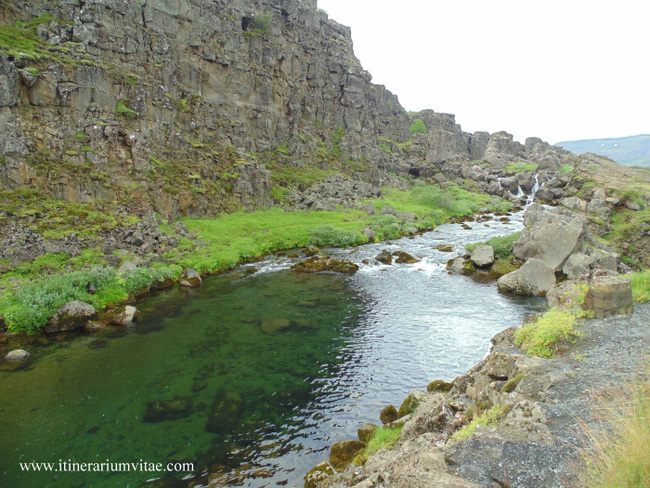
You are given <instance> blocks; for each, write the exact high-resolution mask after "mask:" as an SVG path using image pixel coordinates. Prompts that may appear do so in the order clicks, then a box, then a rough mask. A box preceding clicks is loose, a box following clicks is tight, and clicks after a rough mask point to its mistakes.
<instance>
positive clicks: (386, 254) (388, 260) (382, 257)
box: [375, 249, 393, 264]
mask: <svg viewBox="0 0 650 488" xmlns="http://www.w3.org/2000/svg"><path fill="white" fill-rule="evenodd" d="M375 259H376V260H377V261H379V262H380V263H382V264H393V255H392V254H391V253H390V251H389V250H388V249H384V250H383V251H382V252H380V253H379V254H377V255H376V256H375Z"/></svg>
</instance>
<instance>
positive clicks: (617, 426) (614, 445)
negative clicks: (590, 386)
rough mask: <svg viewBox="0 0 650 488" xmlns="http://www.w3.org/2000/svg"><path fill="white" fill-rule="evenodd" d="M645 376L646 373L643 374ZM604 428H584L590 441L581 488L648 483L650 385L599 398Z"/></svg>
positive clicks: (631, 487) (638, 486)
mask: <svg viewBox="0 0 650 488" xmlns="http://www.w3.org/2000/svg"><path fill="white" fill-rule="evenodd" d="M646 374H647V373H646ZM600 403H601V405H600V406H599V407H597V408H599V410H600V413H601V418H602V419H603V423H604V425H603V427H604V428H602V429H599V430H594V429H592V428H589V427H588V426H586V425H585V433H584V435H585V437H586V438H587V439H588V440H589V441H590V442H589V444H591V449H590V450H589V451H587V453H586V455H585V458H586V461H587V469H586V472H585V473H583V474H582V480H581V481H582V482H583V483H582V486H589V487H591V488H641V487H646V486H648V480H649V479H650V382H649V381H647V380H646V381H644V382H642V383H641V384H639V385H634V386H633V385H630V386H628V387H626V388H625V389H624V391H621V392H617V394H616V395H615V396H614V395H612V396H611V397H610V398H601V399H600Z"/></svg>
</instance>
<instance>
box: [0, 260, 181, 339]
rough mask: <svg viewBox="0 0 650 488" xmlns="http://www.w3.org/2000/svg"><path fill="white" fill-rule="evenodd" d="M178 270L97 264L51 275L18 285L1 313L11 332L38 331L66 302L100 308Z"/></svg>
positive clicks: (162, 279) (5, 301)
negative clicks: (91, 287) (119, 269)
mask: <svg viewBox="0 0 650 488" xmlns="http://www.w3.org/2000/svg"><path fill="white" fill-rule="evenodd" d="M180 270H181V268H180V267H178V266H171V267H170V266H161V267H160V268H137V269H135V270H133V271H130V272H126V273H118V272H117V270H116V269H115V268H112V267H106V268H101V267H96V268H94V269H92V270H89V271H88V270H82V271H75V272H73V273H68V274H64V275H56V276H51V277H48V278H45V279H43V280H41V281H38V282H35V283H28V284H24V285H23V286H21V287H20V289H19V290H18V291H17V292H16V294H15V295H13V296H11V297H9V298H7V299H6V300H3V301H2V302H0V314H1V315H3V316H4V319H5V323H6V324H7V326H8V328H9V330H10V331H11V332H26V333H29V334H32V333H37V332H39V331H40V330H41V329H42V328H43V327H45V325H47V322H48V320H49V319H50V318H51V317H52V315H54V313H55V312H56V311H57V310H58V309H59V307H61V305H63V304H64V303H66V302H70V301H73V300H79V301H82V302H85V303H89V304H91V305H92V306H94V307H95V308H98V309H99V308H103V307H105V306H106V305H108V304H109V303H117V302H123V301H125V300H126V299H127V298H128V297H129V295H130V294H132V293H134V292H136V291H138V290H141V289H145V288H148V287H150V286H152V285H154V284H156V283H160V282H162V281H164V280H166V279H168V278H177V277H178V275H179V274H180ZM90 283H92V284H93V285H95V288H96V292H95V293H94V294H91V293H89V291H88V285H89V284H90Z"/></svg>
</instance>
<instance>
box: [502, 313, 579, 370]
mask: <svg viewBox="0 0 650 488" xmlns="http://www.w3.org/2000/svg"><path fill="white" fill-rule="evenodd" d="M580 315H583V314H582V313H580V312H576V311H573V310H569V309H565V308H557V307H553V308H552V309H551V310H549V311H548V312H546V313H545V314H544V315H542V316H541V317H537V318H535V319H533V320H531V321H530V322H527V323H525V324H524V325H522V326H521V328H519V329H518V330H517V332H516V333H515V345H516V346H517V347H521V348H522V349H523V350H524V351H526V352H527V353H528V354H529V355H531V356H539V357H541V358H552V357H554V356H555V352H556V351H557V348H558V345H559V344H561V343H564V342H575V340H576V339H577V338H579V337H582V333H581V332H578V331H576V330H575V329H574V326H575V324H576V321H577V318H578V316H580Z"/></svg>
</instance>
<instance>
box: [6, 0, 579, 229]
mask: <svg viewBox="0 0 650 488" xmlns="http://www.w3.org/2000/svg"><path fill="white" fill-rule="evenodd" d="M0 24H1V25H0V27H1V28H2V31H3V37H2V41H1V42H0V87H1V88H2V89H1V90H0V92H1V95H0V134H1V136H2V137H1V138H0V139H1V141H2V142H0V154H1V155H2V166H1V167H0V185H1V186H2V187H3V188H4V189H16V188H25V187H28V188H35V189H37V190H38V191H43V192H46V193H47V194H51V195H52V196H53V197H56V198H59V199H62V200H65V201H69V202H97V201H99V202H110V201H116V200H117V201H120V202H122V203H123V204H124V207H125V208H126V210H127V211H128V212H130V213H136V214H138V213H139V214H143V209H154V210H155V211H157V212H159V213H161V214H162V215H163V216H165V217H168V218H172V217H178V216H180V215H190V216H196V215H210V214H215V213H218V212H220V211H224V210H230V209H234V208H241V207H248V208H253V207H260V206H268V205H271V204H273V203H278V202H281V201H283V200H284V199H285V195H286V194H287V192H290V191H298V192H301V191H302V190H304V189H305V188H306V187H308V186H309V185H310V184H312V183H314V182H316V181H320V180H323V179H324V178H325V177H326V176H327V175H329V174H331V173H342V174H345V175H348V176H353V175H354V176H356V177H357V178H356V179H362V180H364V181H367V182H371V183H373V184H375V185H396V184H398V183H399V182H398V181H397V180H396V179H395V175H404V176H405V175H408V174H409V173H410V174H411V175H412V176H418V175H420V174H423V175H432V174H433V173H435V172H436V171H437V170H439V169H441V167H442V166H443V165H444V164H445V163H447V162H448V161H465V162H469V161H472V160H478V159H482V158H485V160H486V161H488V162H489V163H490V164H493V165H496V166H497V167H499V166H500V168H501V169H503V166H504V165H505V163H506V162H509V161H514V160H517V161H519V160H526V159H527V158H530V157H535V158H537V159H539V160H541V159H543V158H544V157H550V158H551V159H554V160H558V161H559V159H561V158H562V156H563V155H566V154H567V153H566V152H565V151H563V150H561V149H559V148H553V147H551V146H548V145H544V144H543V143H541V141H539V140H537V139H536V140H534V141H533V140H531V141H532V142H530V143H529V142H527V143H526V145H522V144H519V143H517V142H514V141H513V140H512V136H510V135H509V134H506V133H497V134H494V135H492V136H490V135H489V134H487V133H485V132H477V133H475V134H469V133H465V132H463V131H462V130H461V128H460V126H459V125H458V124H456V122H455V119H454V116H453V115H449V114H440V113H435V112H433V111H431V110H427V111H423V112H421V113H419V114H412V115H411V116H409V115H408V114H407V113H406V112H405V110H404V109H403V108H402V106H401V105H400V104H399V101H398V99H397V97H396V96H395V95H393V94H392V93H390V92H389V91H388V90H386V89H385V88H384V87H383V86H379V85H375V84H373V83H371V76H370V74H369V73H368V72H367V71H365V70H364V69H363V68H362V67H361V65H360V63H359V61H358V59H357V58H356V57H355V55H354V52H353V48H352V40H351V36H350V29H349V28H348V27H345V26H342V25H340V24H338V23H336V22H335V21H333V20H331V19H329V18H328V17H327V14H326V13H324V12H323V11H321V10H319V9H318V8H317V4H316V0H283V1H281V2H272V1H270V0H235V1H225V0H221V1H219V0H216V1H213V0H211V1H207V0H141V1H137V2H125V1H122V0H103V1H81V0H66V1H62V2H48V1H45V0H35V1H29V2H27V1H22V2H21V1H5V2H2V4H0ZM417 119H420V120H421V121H423V122H424V126H425V128H426V131H425V132H426V133H419V132H415V133H413V134H411V132H413V131H412V130H410V129H411V127H412V126H413V124H414V122H415V121H416V120H417ZM540 148H541V152H540ZM549 154H550V155H551V156H548V155H549ZM556 166H557V164H556ZM555 169H557V168H555ZM457 172H458V176H463V175H461V174H460V171H459V170H457ZM463 177H466V176H463ZM274 187H277V188H276V189H275V190H274Z"/></svg>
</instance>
